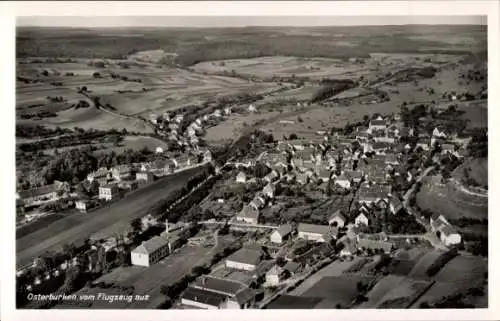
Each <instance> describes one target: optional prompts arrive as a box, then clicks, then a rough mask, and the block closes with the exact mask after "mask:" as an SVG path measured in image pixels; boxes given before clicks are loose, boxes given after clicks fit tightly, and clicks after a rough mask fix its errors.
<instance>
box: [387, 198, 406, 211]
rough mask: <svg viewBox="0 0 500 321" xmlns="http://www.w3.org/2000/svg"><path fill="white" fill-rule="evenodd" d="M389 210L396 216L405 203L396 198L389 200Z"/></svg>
mask: <svg viewBox="0 0 500 321" xmlns="http://www.w3.org/2000/svg"><path fill="white" fill-rule="evenodd" d="M389 209H390V211H391V213H392V214H394V215H396V214H398V213H399V212H400V211H401V210H402V209H403V203H401V201H400V200H399V198H397V197H396V196H392V197H391V198H390V199H389Z"/></svg>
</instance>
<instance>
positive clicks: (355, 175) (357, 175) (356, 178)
mask: <svg viewBox="0 0 500 321" xmlns="http://www.w3.org/2000/svg"><path fill="white" fill-rule="evenodd" d="M344 175H345V177H346V178H347V179H349V180H350V181H352V182H354V183H357V184H359V183H361V181H362V180H363V173H362V172H361V171H358V170H356V171H351V170H346V171H345V172H344Z"/></svg>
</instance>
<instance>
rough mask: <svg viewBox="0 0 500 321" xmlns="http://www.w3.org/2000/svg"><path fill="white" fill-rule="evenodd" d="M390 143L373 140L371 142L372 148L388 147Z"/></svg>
mask: <svg viewBox="0 0 500 321" xmlns="http://www.w3.org/2000/svg"><path fill="white" fill-rule="evenodd" d="M389 146H390V145H389V144H388V143H384V142H374V143H373V144H372V147H373V149H381V148H388V147H389Z"/></svg>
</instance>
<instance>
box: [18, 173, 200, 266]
mask: <svg viewBox="0 0 500 321" xmlns="http://www.w3.org/2000/svg"><path fill="white" fill-rule="evenodd" d="M201 170H202V168H195V169H192V170H187V171H183V172H181V173H178V174H175V175H172V176H168V177H166V178H164V179H161V180H158V181H157V182H155V183H152V184H151V185H148V186H146V187H144V188H142V189H140V190H138V191H136V192H134V193H132V194H130V195H129V196H128V197H127V198H126V199H121V200H118V201H117V202H115V203H112V204H111V205H109V206H107V207H103V208H100V209H98V210H96V211H94V212H91V213H89V214H75V215H72V216H68V217H65V218H63V219H61V220H58V221H56V222H54V223H52V224H50V225H49V226H47V227H45V228H43V229H40V230H38V231H36V232H33V233H31V234H28V235H27V236H24V237H22V238H19V239H17V240H16V252H17V257H16V260H17V266H24V265H26V264H29V263H30V262H31V260H32V259H33V258H35V257H36V256H39V255H41V254H43V253H44V252H46V251H49V250H51V251H56V250H58V249H60V248H61V247H62V246H63V245H64V244H68V243H72V242H73V243H78V242H82V241H83V240H85V239H86V238H88V237H90V235H92V234H93V233H96V232H98V231H100V230H102V229H105V228H107V227H108V226H110V225H112V224H114V223H117V222H118V221H126V222H130V221H131V220H132V219H134V218H137V217H141V216H144V215H146V214H147V213H146V212H145V211H146V210H147V209H148V208H149V207H150V206H151V205H152V204H154V202H156V201H158V200H160V199H162V198H164V197H166V196H167V195H168V194H169V193H171V192H173V191H174V190H176V189H177V188H180V187H182V186H183V184H184V183H185V182H186V181H187V179H188V178H190V177H191V176H192V175H194V174H195V173H198V172H200V171H201Z"/></svg>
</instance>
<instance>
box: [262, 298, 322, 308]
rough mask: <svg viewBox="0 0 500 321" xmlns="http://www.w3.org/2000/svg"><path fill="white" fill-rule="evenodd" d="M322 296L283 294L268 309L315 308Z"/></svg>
mask: <svg viewBox="0 0 500 321" xmlns="http://www.w3.org/2000/svg"><path fill="white" fill-rule="evenodd" d="M321 301H322V299H321V298H310V297H301V296H294V295H282V296H280V297H279V298H277V299H276V301H273V302H272V303H271V304H269V306H267V308H266V309H269V310H271V309H313V308H314V307H315V306H316V305H317V304H318V303H320V302H321Z"/></svg>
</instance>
